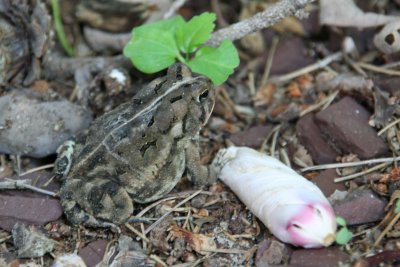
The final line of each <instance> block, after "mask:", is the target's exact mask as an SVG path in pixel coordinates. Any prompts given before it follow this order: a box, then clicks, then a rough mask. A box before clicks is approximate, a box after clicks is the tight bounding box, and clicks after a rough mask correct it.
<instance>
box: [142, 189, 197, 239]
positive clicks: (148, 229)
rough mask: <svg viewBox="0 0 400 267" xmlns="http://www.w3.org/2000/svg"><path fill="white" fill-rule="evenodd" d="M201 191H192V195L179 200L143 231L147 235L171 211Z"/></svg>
mask: <svg viewBox="0 0 400 267" xmlns="http://www.w3.org/2000/svg"><path fill="white" fill-rule="evenodd" d="M201 192H202V190H198V191H196V192H195V193H193V194H192V195H190V196H188V197H187V198H185V199H184V200H182V201H181V202H179V203H178V204H176V205H175V207H173V208H172V209H171V210H169V211H168V212H166V213H165V214H164V215H163V216H161V217H160V218H159V219H158V220H157V221H155V222H154V223H153V224H152V225H150V226H149V227H148V228H147V229H146V231H145V232H144V234H145V235H147V234H148V233H149V232H150V231H152V230H153V229H154V228H155V227H156V226H157V225H158V224H159V223H161V222H162V221H163V220H164V219H165V218H166V217H167V216H168V215H170V214H171V213H172V212H174V211H175V210H176V209H177V208H179V207H180V206H182V205H183V204H185V203H186V202H188V201H189V200H191V199H192V198H194V197H195V196H197V195H198V194H200V193H201Z"/></svg>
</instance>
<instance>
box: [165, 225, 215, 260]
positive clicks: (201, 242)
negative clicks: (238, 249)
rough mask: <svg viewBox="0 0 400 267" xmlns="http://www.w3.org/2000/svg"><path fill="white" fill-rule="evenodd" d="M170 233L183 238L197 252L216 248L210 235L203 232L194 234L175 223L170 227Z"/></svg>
mask: <svg viewBox="0 0 400 267" xmlns="http://www.w3.org/2000/svg"><path fill="white" fill-rule="evenodd" d="M171 234H172V236H174V237H177V238H179V237H180V238H184V239H185V241H186V242H187V243H188V244H189V245H190V247H191V248H193V250H195V251H196V252H198V253H202V254H204V252H206V251H213V250H215V249H216V248H217V245H216V244H215V241H214V240H213V239H212V238H211V237H208V236H206V235H203V234H194V233H192V232H189V231H186V230H184V229H182V228H180V227H179V226H176V225H173V226H172V227H171Z"/></svg>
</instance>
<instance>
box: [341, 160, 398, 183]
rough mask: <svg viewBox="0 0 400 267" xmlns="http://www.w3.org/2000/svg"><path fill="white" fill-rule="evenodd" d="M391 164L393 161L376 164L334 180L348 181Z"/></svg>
mask: <svg viewBox="0 0 400 267" xmlns="http://www.w3.org/2000/svg"><path fill="white" fill-rule="evenodd" d="M390 164H391V162H384V163H382V164H379V165H376V166H374V167H372V168H369V169H367V170H365V171H362V172H358V173H354V174H351V175H347V176H343V177H340V178H335V179H334V180H333V181H334V182H335V183H339V182H343V181H348V180H351V179H354V178H357V177H360V176H362V175H365V174H368V173H371V172H373V171H376V170H379V169H381V168H384V167H386V166H388V165H390Z"/></svg>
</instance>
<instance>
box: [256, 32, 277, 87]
mask: <svg viewBox="0 0 400 267" xmlns="http://www.w3.org/2000/svg"><path fill="white" fill-rule="evenodd" d="M278 43H279V38H278V37H275V38H274V39H272V43H271V48H270V49H269V52H268V59H267V62H266V64H265V69H264V73H263V76H262V78H261V86H264V85H266V84H267V81H268V78H269V73H270V72H271V68H272V62H273V61H274V56H275V51H276V48H277V47H278ZM261 86H260V87H261Z"/></svg>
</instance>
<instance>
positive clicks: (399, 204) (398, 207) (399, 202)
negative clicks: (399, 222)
mask: <svg viewBox="0 0 400 267" xmlns="http://www.w3.org/2000/svg"><path fill="white" fill-rule="evenodd" d="M399 212H400V198H398V199H397V201H396V207H395V208H394V213H396V214H397V213H399Z"/></svg>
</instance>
